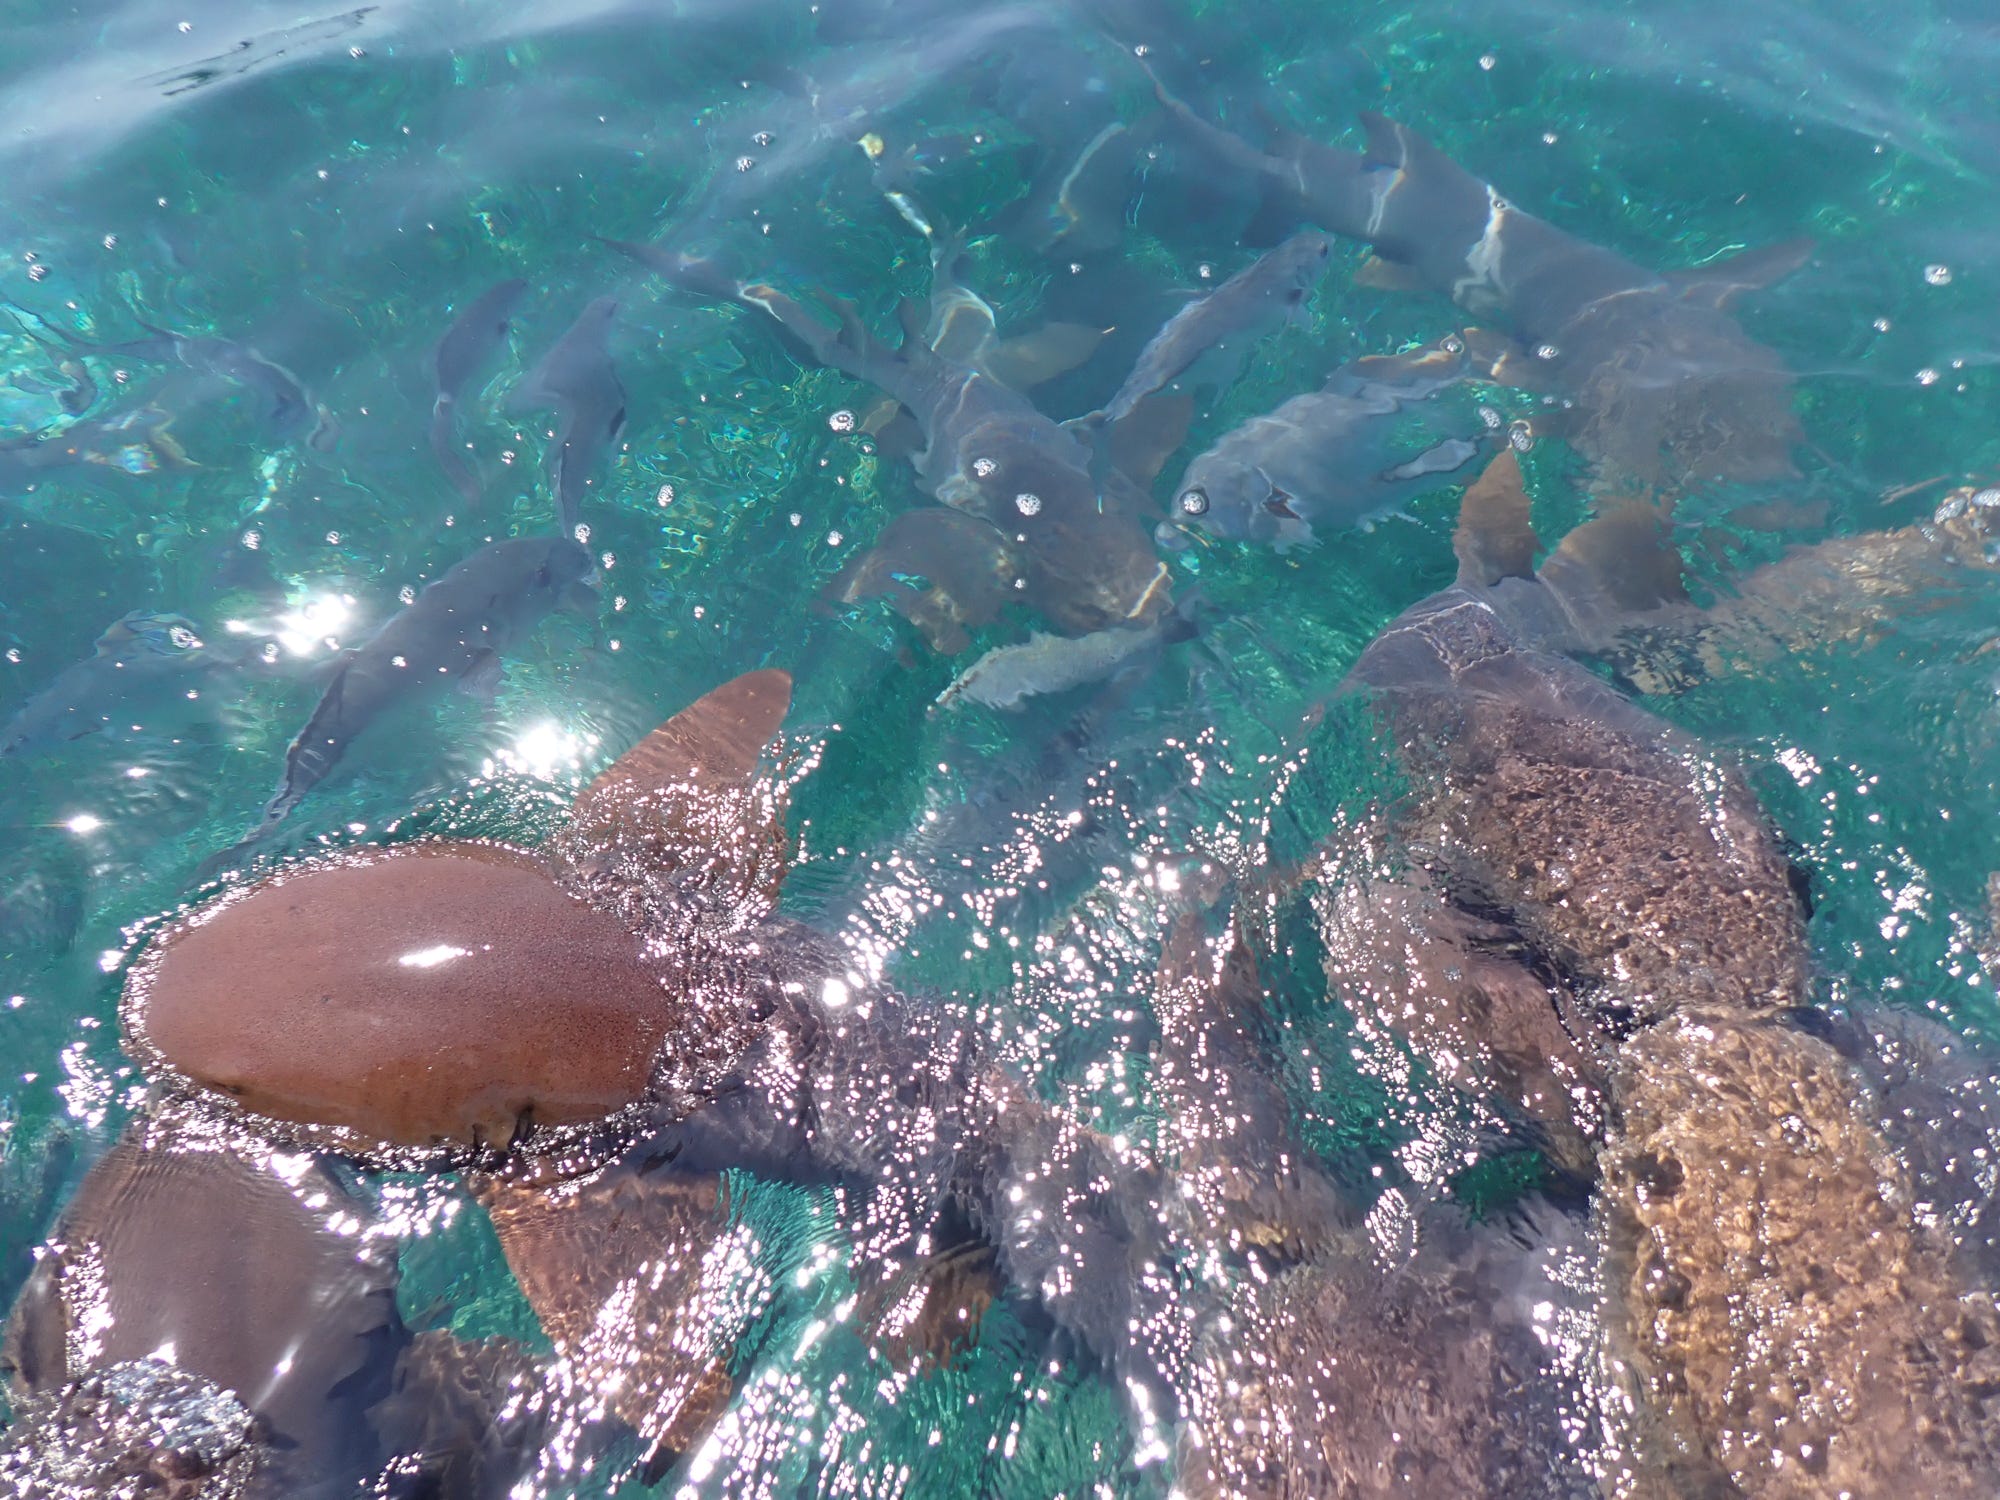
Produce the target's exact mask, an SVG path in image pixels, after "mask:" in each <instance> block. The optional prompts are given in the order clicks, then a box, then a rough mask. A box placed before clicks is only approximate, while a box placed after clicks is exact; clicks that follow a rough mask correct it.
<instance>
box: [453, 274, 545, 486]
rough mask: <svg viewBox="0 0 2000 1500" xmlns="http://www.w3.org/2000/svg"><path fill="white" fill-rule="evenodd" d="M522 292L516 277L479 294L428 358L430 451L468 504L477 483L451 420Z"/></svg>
mask: <svg viewBox="0 0 2000 1500" xmlns="http://www.w3.org/2000/svg"><path fill="white" fill-rule="evenodd" d="M527 289H528V283H527V282H525V281H523V280H522V279H521V278H520V277H518V276H516V277H510V278H509V279H508V280H506V281H503V282H501V283H499V284H498V285H497V286H493V287H489V288H488V289H487V290H486V291H484V292H482V293H480V295H479V296H477V297H475V298H474V299H473V300H472V301H471V302H469V303H467V304H466V306H465V309H464V311H462V312H460V313H459V315H458V316H457V317H456V318H454V319H452V323H451V327H449V328H447V329H446V330H445V332H444V337H443V338H441V339H439V340H438V346H437V350H436V352H435V353H434V354H433V355H432V356H431V372H432V376H433V384H434V387H435V389H436V392H437V394H436V398H435V399H434V400H433V401H432V403H431V452H432V453H434V454H436V455H437V461H438V467H439V468H441V469H443V470H444V472H445V477H446V478H447V479H449V480H450V481H451V486H452V488H453V489H455V490H457V491H458V493H459V495H460V496H461V497H462V498H463V499H464V501H465V503H466V504H467V505H477V504H478V503H479V481H478V479H477V478H476V477H475V476H474V475H473V473H472V470H471V469H469V468H467V467H466V463H465V456H464V454H462V453H461V452H460V451H459V446H458V423H457V421H456V415H457V410H458V402H459V398H460V397H461V396H463V395H464V394H465V389H466V387H467V386H468V385H470V384H471V383H472V380H473V377H474V376H476V375H477V374H478V373H479V372H480V371H481V370H482V369H484V368H485V367H486V362H487V361H488V360H490V359H491V358H492V357H493V355H494V354H495V352H496V351H498V349H499V348H500V346H501V345H502V344H503V343H505V342H506V339H507V329H508V327H509V323H508V320H509V319H510V318H511V317H512V316H513V314H514V309H515V307H517V306H518V305H519V304H520V301H521V297H522V294H523V293H525V292H526V291H527Z"/></svg>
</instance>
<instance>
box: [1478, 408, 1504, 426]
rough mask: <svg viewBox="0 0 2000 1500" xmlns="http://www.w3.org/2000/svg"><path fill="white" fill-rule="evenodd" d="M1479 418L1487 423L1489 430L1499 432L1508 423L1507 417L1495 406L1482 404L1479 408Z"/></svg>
mask: <svg viewBox="0 0 2000 1500" xmlns="http://www.w3.org/2000/svg"><path fill="white" fill-rule="evenodd" d="M1479 420H1480V421H1481V422H1483V423H1485V424H1486V430H1487V431H1488V432H1498V431H1499V430H1500V429H1501V428H1502V427H1503V426H1505V425H1506V420H1507V419H1506V418H1505V417H1503V416H1501V415H1500V413H1499V412H1498V411H1496V410H1495V409H1494V408H1493V407H1490V406H1482V407H1480V408H1479Z"/></svg>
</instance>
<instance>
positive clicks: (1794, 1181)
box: [1321, 454, 2000, 1496]
mask: <svg viewBox="0 0 2000 1500" xmlns="http://www.w3.org/2000/svg"><path fill="white" fill-rule="evenodd" d="M1527 512H1528V503H1527V497H1526V494H1525V491H1524V490H1523V489H1522V486H1521V483H1520V475H1519V471H1518V465H1517V464H1516V463H1515V461H1514V459H1513V457H1512V455H1511V454H1503V455H1502V456H1501V458H1500V459H1499V460H1497V461H1496V463H1495V466H1494V467H1493V468H1492V469H1490V470H1489V471H1488V474H1487V475H1486V477H1485V478H1484V479H1483V480H1482V481H1481V483H1480V484H1479V485H1476V486H1474V487H1473V489H1472V490H1471V491H1470V492H1468V495H1467V497H1466V502H1465V507H1464V510H1463V513H1462V515H1461V520H1460V526H1459V532H1458V538H1457V549H1458V554H1459V558H1460V563H1461V568H1460V573H1459V578H1458V581H1457V582H1456V583H1455V584H1454V585H1453V586H1452V587H1451V588H1449V589H1446V590H1444V591H1442V592H1440V593H1438V594H1435V595H1433V596H1431V597H1430V598H1428V599H1426V600H1423V601H1422V602H1420V603H1418V604H1417V605H1415V606H1413V607H1412V608H1410V609H1409V610H1407V611H1405V612H1404V613H1403V614H1402V615H1401V616H1399V617H1398V618H1397V619H1396V620H1395V621H1393V622H1392V623H1391V624H1390V625H1389V626H1388V627H1387V628H1385V629H1384V630H1383V631H1382V632H1381V633H1380V634H1379V635H1378V636H1377V638H1376V639H1375V640H1374V641H1373V642H1372V643H1371V644H1370V645H1369V647H1368V648H1367V649H1366V651H1364V652H1363V654H1362V656H1361V658H1360V660H1359V661H1358V662H1357V664H1356V666H1355V667H1354V669H1353V671H1352V673H1351V674H1350V675H1349V678H1348V684H1347V685H1348V687H1349V688H1350V689H1351V690H1356V691H1360V692H1363V693H1365V694H1366V696H1367V699H1368V701H1369V703H1370V704H1371V705H1372V707H1373V710H1374V712H1375V713H1376V714H1377V715H1378V716H1379V718H1380V721H1381V722H1382V724H1383V725H1384V727H1385V729H1386V731H1387V732H1388V734H1389V735H1390V736H1391V738H1392V741H1393V743H1394V745H1395V746H1396V751H1397V754H1398V757H1399V759H1400V760H1401V761H1402V762H1403V764H1404V766H1405V767H1406V769H1407V770H1408V771H1409V772H1410V776H1411V782H1412V787H1413V790H1412V791H1411V793H1410V794H1409V796H1408V797H1407V799H1406V800H1405V802H1404V804H1403V805H1402V806H1400V807H1399V808H1398V809H1397V810H1396V811H1395V813H1394V814H1393V830H1394V832H1393V836H1394V839H1395V841H1396V842H1398V843H1399V844H1400V845H1401V847H1403V848H1404V849H1406V850H1407V851H1409V858H1408V861H1407V864H1408V867H1409V869H1408V874H1407V877H1406V879H1405V880H1404V881H1403V882H1402V883H1400V884H1398V883H1396V882H1395V881H1394V879H1393V877H1390V878H1389V883H1388V885H1387V886H1383V885H1380V884H1377V885H1376V886H1374V887H1373V888H1368V887H1364V888H1363V889H1361V890H1359V891H1355V890H1353V889H1351V888H1349V889H1346V890H1329V891H1327V892H1324V893H1323V894H1322V898H1321V916H1322V922H1323V925H1324V928H1325V933H1326V939H1327V949H1328V970H1329V977H1330V978H1331V979H1332V980H1333V982H1334V984H1335V986H1336V987H1337V988H1338V989H1339V990H1340V991H1342V992H1343V993H1344V994H1345V995H1346V996H1347V997H1348V998H1349V1000H1350V1003H1351V1004H1353V1005H1354V1006H1355V1007H1356V1009H1357V1012H1358V1013H1359V1014H1360V1015H1361V1016H1362V1017H1363V1018H1367V1019H1371V1020H1372V1022H1373V1024H1376V1025H1379V1026H1387V1027H1390V1028H1393V1029H1395V1030H1398V1031H1401V1032H1403V1033H1404V1034H1405V1035H1407V1036H1408V1037H1409V1038H1410V1039H1411V1041H1412V1042H1413V1043H1414V1044H1415V1045H1416V1046H1417V1047H1418V1049H1419V1050H1420V1051H1423V1052H1424V1053H1426V1054H1427V1055H1432V1056H1436V1057H1440V1058H1442V1059H1445V1060H1446V1065H1447V1067H1448V1068H1451V1067H1456V1068H1457V1069H1459V1070H1460V1071H1461V1072H1462V1073H1463V1074H1465V1075H1469V1076H1470V1077H1471V1078H1472V1079H1473V1080H1474V1084H1473V1086H1474V1087H1476V1088H1480V1089H1484V1090H1487V1091H1490V1092H1491V1093H1492V1094H1493V1095H1496V1096H1499V1097H1500V1098H1502V1099H1503V1100H1504V1102H1505V1103H1506V1105H1508V1106H1509V1107H1511V1108H1513V1109H1516V1110H1519V1111H1522V1112H1524V1113H1526V1114H1528V1115H1529V1116H1531V1117H1533V1118H1534V1119H1536V1120H1538V1121H1541V1122H1542V1123H1543V1124H1544V1125H1546V1126H1549V1127H1551V1128H1552V1129H1553V1130H1554V1131H1555V1132H1557V1133H1559V1134H1567V1138H1568V1139H1569V1140H1570V1141H1572V1142H1579V1141H1587V1142H1593V1143H1600V1144H1596V1145H1595V1146H1594V1147H1592V1146H1582V1147H1581V1149H1582V1151H1583V1154H1584V1155H1585V1156H1586V1157H1587V1156H1588V1155H1589V1153H1590V1151H1591V1150H1592V1149H1594V1150H1595V1152H1596V1166H1597V1170H1598V1172H1599V1174H1600V1182H1599V1185H1598V1188H1597V1212H1598V1216H1599V1222H1600V1224H1601V1226H1602V1229H1601V1232H1602V1235H1603V1246H1604V1272H1603V1274H1604V1295H1605V1305H1604V1310H1603V1316H1604V1325H1605V1329H1606V1340H1607V1346H1606V1354H1607V1357H1608V1358H1609V1359H1610V1360H1611V1361H1612V1364H1611V1366H1610V1368H1612V1369H1614V1370H1616V1371H1619V1372H1621V1376H1622V1379H1623V1381H1624V1383H1625V1384H1626V1386H1627V1388H1628V1390H1629V1392H1630V1395H1631V1397H1632V1398H1633V1399H1632V1402H1631V1404H1630V1406H1629V1407H1628V1408H1626V1411H1627V1413H1628V1414H1629V1420H1626V1419H1621V1420H1620V1421H1618V1422H1616V1423H1614V1424H1613V1425H1612V1428H1611V1431H1612V1434H1613V1440H1614V1441H1613V1447H1612V1450H1611V1453H1610V1455H1609V1458H1608V1459H1607V1463H1608V1464H1609V1467H1610V1472H1611V1473H1612V1474H1613V1475H1614V1476H1615V1477H1616V1478H1617V1481H1618V1482H1617V1485H1616V1490H1617V1492H1618V1493H1621V1494H1653V1493H1659V1492H1660V1490H1659V1488H1658V1487H1659V1486H1661V1485H1671V1486H1675V1487H1678V1488H1679V1490H1681V1491H1682V1492H1685V1491H1686V1490H1689V1489H1692V1490H1693V1491H1695V1492H1698V1493H1704V1494H1707V1493H1716V1494H1747V1495H1758V1496H1780V1495H1782V1496H1793V1495H1797V1496H1805V1495H1824V1494H1832V1493H1840V1492H1843V1491H1846V1492H1851V1493H1854V1494H1857V1495H1859V1494H1871V1493H1872V1494H1881V1493H1893V1492H1895V1491H1897V1490H1899V1489H1905V1490H1909V1491H1910V1492H1912V1493H1919V1492H1920V1493H1924V1494H1941V1495H1943V1494H1948V1495H1966V1496H1970V1495H1974V1494H1980V1493H1986V1492H1990V1491H1991V1489H1992V1487H1993V1484H1994V1483H1995V1477H1996V1475H2000V1444H1996V1442H1995V1440H1994V1437H1993V1434H1994V1431H1995V1425H1994V1419H1995V1416H1996V1413H1995V1411H1994V1410H1993V1400H1994V1398H1993V1395H1992V1392H1993V1391H1995V1390H2000V1385H1995V1384H1994V1374H1995V1373H1996V1372H1995V1370H1994V1368H1993V1366H1994V1364H1995V1356H1994V1353H1993V1350H1994V1349H1996V1348H2000V1342H1996V1339H2000V1313H1996V1309H1995V1307H1994V1305H1993V1302H1992V1299H1991V1297H1990V1296H1988V1295H1987V1294H1985V1293H1984V1292H1980V1291H1975V1290H1973V1289H1971V1288H1970V1287H1968V1286H1967V1285H1966V1284H1964V1283H1963V1282H1962V1281H1961V1280H1960V1279H1959V1277H1958V1276H1957V1274H1956V1272H1955V1270H1954V1266H1953V1255H1952V1247H1951V1246H1950V1243H1949V1240H1948V1238H1947V1237H1946V1236H1945V1235H1944V1234H1943V1233H1942V1232H1941V1230H1939V1229H1938V1228H1937V1226H1935V1225H1933V1224H1931V1223H1930V1222H1928V1221H1927V1220H1926V1219H1924V1218H1922V1217H1920V1216H1919V1215H1917V1214H1916V1213H1915V1212H1914V1211H1913V1209H1912V1201H1913V1200H1912V1193H1911V1187H1910V1180H1909V1175H1908V1172H1907V1170H1906V1169H1905V1168H1904V1167H1903V1166H1902V1165H1901V1163H1900V1161H1899V1159H1898V1158H1897V1156H1896V1155H1895V1153H1894V1152H1893V1151H1892V1149H1891V1147H1890V1142H1889V1138H1888V1136H1887V1135H1886V1134H1885V1131H1884V1124H1883V1120H1882V1117H1881V1115H1880V1113H1879V1106H1878V1105H1877V1103H1876V1102H1875V1100H1874V1097H1873V1095H1872V1093H1871V1091H1870V1089H1869V1087H1868V1085H1867V1083H1866V1081H1865V1080H1864V1078H1863V1076H1862V1074H1861V1073H1860V1072H1859V1071H1858V1070H1857V1069H1856V1068H1855V1067H1854V1066H1853V1065H1851V1064H1850V1062H1849V1061H1848V1059H1847V1058H1846V1057H1844V1056H1843V1055H1842V1054H1841V1053H1840V1052H1839V1051H1838V1050H1837V1049H1836V1048H1835V1047H1834V1046H1832V1045H1831V1044H1830V1043H1829V1042H1827V1041H1825V1040H1823V1039H1822V1038H1821V1036H1820V1035H1819V1032H1820V1031H1821V1030H1822V1029H1823V1028H1822V1027H1820V1026H1817V1025H1815V1024H1814V1023H1813V1019H1812V1018H1813V1014H1814V1013H1813V1012H1812V1011H1811V1009H1810V999H1811V993H1810V979H1811V972H1812V970H1811V958H1810V951H1809V947H1808V944H1807V940H1806V933H1805V910H1804V907H1803V904H1802V901H1801V898H1800V895H1799V892H1798V888H1797V885H1796V882H1795V879H1794V876H1793V872H1792V871H1791V869H1790V866H1789V863H1788V861H1787V859H1786V858H1785V855H1784V853H1783V850H1782V848H1781V846H1780V845H1779V843H1778V841H1777V837H1776V835H1775V832H1774V831H1773V830H1772V828H1771V827H1770V825H1769V823H1768V820H1767V819H1766V818H1765V816H1764V814H1763V812H1762V810H1761V808H1760V807H1759V806H1758V804H1757V802H1756V800H1755V798H1754V796H1753V795H1752V794H1751V792H1750V790H1749V788H1748V786H1747V785H1746V784H1745V783H1744V781H1743V779H1742V777H1741V776H1740V774H1739V773H1737V772H1736V771H1735V770H1733V769H1732V768H1730V767H1729V766H1727V765H1725V764H1723V763H1721V762H1719V761H1718V760H1717V759H1716V758H1715V757H1714V756H1713V755H1711V754H1709V753H1708V752H1706V751H1705V750H1704V749H1703V747H1702V746H1701V745H1700V744H1699V743H1698V742H1696V741H1694V740H1693V739H1692V738H1690V737H1689V736H1687V735H1685V734H1683V733H1681V732H1680V731H1678V730H1676V729H1673V728H1671V727H1670V726H1668V725H1667V724H1665V723H1664V722H1662V721H1661V720H1659V719H1657V718H1654V717H1653V716H1652V715H1650V714H1648V713H1646V712H1645V711H1643V710H1642V709H1640V708H1638V707H1637V706H1636V705H1635V704H1633V703H1632V702H1631V701H1629V700H1628V699H1626V698H1625V697H1623V696H1622V695H1621V694H1619V693H1618V692H1616V691H1615V690H1614V689H1613V688H1612V687H1611V686H1610V685H1609V684H1608V683H1607V682H1605V681H1604V679H1602V678H1600V677H1598V676H1596V675H1595V674H1593V673H1592V672H1590V671H1588V670H1586V669H1585V668H1583V667H1582V666H1580V665H1578V664H1577V663H1576V662H1575V661H1574V660H1572V659H1571V657H1570V656H1569V655H1568V654H1567V653H1569V652H1572V651H1588V650H1589V649H1591V647H1592V645H1593V643H1594V642H1597V641H1600V640H1602V639H1603V638H1604V631H1605V628H1606V626H1607V625H1611V626H1612V627H1613V628H1614V629H1615V620H1616V616H1617V612H1618V610H1619V609H1620V608H1623V607H1625V606H1627V605H1632V604H1636V603H1642V602H1643V600H1640V599H1637V598H1635V597H1633V594H1632V592H1631V591H1632V589H1633V588H1634V587H1635V586H1636V585H1635V580H1634V579H1633V578H1631V577H1630V576H1627V577H1625V578H1623V579H1615V578H1614V577H1613V576H1612V575H1611V574H1609V573H1607V572H1606V571H1605V570H1604V569H1603V568H1601V567H1600V566H1598V565H1597V563H1598V562H1599V561H1601V560H1602V559H1603V557H1604V556H1605V549H1604V548H1603V547H1602V545H1601V544H1602V542H1603V539H1604V536H1605V531H1606V530H1607V529H1610V528H1615V527H1618V526H1623V525H1629V524H1631V522H1630V518H1629V517H1617V516H1612V517H1606V518H1605V519H1604V521H1603V523H1602V525H1601V526H1600V524H1599V523H1591V524H1592V526H1593V527H1598V529H1597V530H1596V531H1591V530H1590V529H1589V528H1586V529H1585V530H1584V531H1582V532H1579V533H1572V534H1571V536H1570V537H1569V538H1566V539H1565V541H1564V543H1563V544H1562V545H1561V546H1559V547H1558V548H1557V549H1556V550H1555V552H1554V553H1552V554H1551V555H1550V556H1549V558H1548V559H1547V560H1546V561H1544V562H1543V563H1542V564H1541V566H1540V568H1539V569H1537V568H1536V567H1535V566H1534V555H1535V552H1536V551H1537V550H1538V544H1537V542H1536V539H1535V537H1534V534H1533V532H1532V530H1531V529H1530V528H1529V525H1528V515H1527ZM1621 591H1622V593H1621ZM1621 598H1622V603H1621ZM1378 866H1379V862H1378Z"/></svg>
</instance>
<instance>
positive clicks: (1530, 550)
mask: <svg viewBox="0 0 2000 1500" xmlns="http://www.w3.org/2000/svg"><path fill="white" fill-rule="evenodd" d="M1528 509H1529V506H1528V491H1527V486H1526V485H1525V484H1524V483H1523V482H1522V479H1521V460H1520V457H1519V455H1517V454H1516V453H1515V452H1514V450H1513V449H1512V448H1503V449H1502V450H1501V451H1500V454H1499V456H1498V457H1496V458H1495V459H1494V460H1493V462H1492V463H1490V464H1488V465H1487V466H1486V471H1485V472H1484V473H1483V474H1481V475H1480V476H1479V477H1478V478H1477V479H1475V480H1474V481H1473V482H1472V483H1471V484H1470V485H1469V486H1467V487H1466V491H1465V498H1464V499H1463V500H1462V501H1460V502H1459V507H1458V530H1457V531H1456V532H1455V533H1453V535H1452V539H1451V548H1452V551H1453V552H1454V553H1455V554H1457V557H1458V581H1459V583H1460V584H1461V585H1463V586H1466V587H1490V586H1491V585H1493V584H1496V583H1498V582H1499V581H1500V580H1501V579H1503V578H1532V577H1534V576H1535V567H1534V564H1535V557H1536V554H1538V553H1539V552H1540V551H1541V550H1542V541H1541V538H1540V537H1538V536H1536V535H1535V528H1534V525H1533V523H1532V522H1531V521H1530V520H1529V517H1528Z"/></svg>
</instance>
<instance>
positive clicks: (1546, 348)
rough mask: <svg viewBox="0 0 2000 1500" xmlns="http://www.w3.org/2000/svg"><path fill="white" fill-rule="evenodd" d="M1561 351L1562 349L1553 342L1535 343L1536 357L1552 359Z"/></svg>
mask: <svg viewBox="0 0 2000 1500" xmlns="http://www.w3.org/2000/svg"><path fill="white" fill-rule="evenodd" d="M1561 353H1562V350H1560V349H1558V348H1557V347H1556V346H1555V345H1554V344H1537V345H1535V358H1536V359H1554V358H1555V357H1556V356H1557V355H1559V354H1561Z"/></svg>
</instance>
